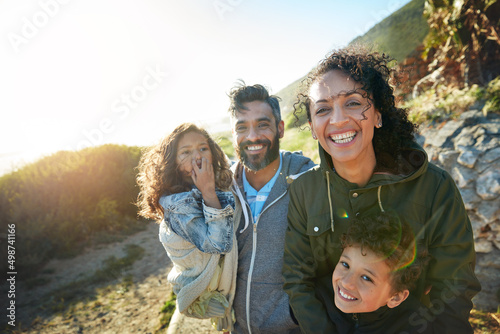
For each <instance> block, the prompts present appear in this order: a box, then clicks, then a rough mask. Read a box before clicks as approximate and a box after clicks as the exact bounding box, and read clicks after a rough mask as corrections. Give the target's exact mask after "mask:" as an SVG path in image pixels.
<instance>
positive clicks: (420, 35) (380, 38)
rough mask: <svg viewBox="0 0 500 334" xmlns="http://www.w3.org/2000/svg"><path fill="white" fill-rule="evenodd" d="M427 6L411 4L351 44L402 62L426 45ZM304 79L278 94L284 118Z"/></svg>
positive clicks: (417, 2)
mask: <svg viewBox="0 0 500 334" xmlns="http://www.w3.org/2000/svg"><path fill="white" fill-rule="evenodd" d="M424 2H425V1H424V0H412V1H410V2H409V3H408V4H406V5H405V6H403V7H402V8H401V9H399V10H397V11H396V12H394V13H392V14H391V15H389V16H388V17H387V18H385V19H383V20H382V21H381V22H380V23H378V24H376V25H375V26H374V27H373V28H371V29H370V30H369V31H368V32H367V33H366V34H364V35H363V36H360V37H357V38H356V39H354V40H353V41H352V42H351V43H367V44H369V45H373V46H374V47H375V48H376V49H377V50H379V51H381V52H386V53H388V54H390V55H391V57H394V58H395V59H396V60H397V61H398V62H401V61H403V59H404V58H405V57H407V56H408V55H409V54H411V53H412V52H413V51H414V50H415V48H416V47H417V46H418V45H420V44H422V43H423V41H424V39H425V37H426V35H427V34H428V32H429V26H428V24H427V22H426V19H425V17H424V15H423V11H424ZM318 61H319V59H318ZM313 65H314V64H313ZM304 78H305V76H304V77H302V78H300V79H298V80H296V81H295V82H293V83H291V84H289V85H288V86H286V87H285V88H283V89H282V90H280V91H279V92H278V93H276V95H278V96H279V97H280V98H281V103H280V105H281V110H282V115H283V117H284V118H286V117H287V115H289V114H290V113H291V112H292V111H293V104H294V103H295V102H296V100H297V99H296V97H297V92H299V91H300V84H301V82H302V80H303V79H304ZM303 121H304V120H302V122H303ZM288 124H291V123H290V122H289V123H288ZM302 124H303V123H302ZM302 124H300V125H302Z"/></svg>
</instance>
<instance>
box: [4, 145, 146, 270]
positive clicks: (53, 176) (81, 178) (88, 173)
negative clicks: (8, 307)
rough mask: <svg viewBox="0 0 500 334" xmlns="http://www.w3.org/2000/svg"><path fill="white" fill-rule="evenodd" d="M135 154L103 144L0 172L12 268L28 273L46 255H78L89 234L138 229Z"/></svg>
mask: <svg viewBox="0 0 500 334" xmlns="http://www.w3.org/2000/svg"><path fill="white" fill-rule="evenodd" d="M139 157H140V149H139V148H138V147H127V146H118V145H103V146H100V147H96V148H87V149H84V150H81V151H78V152H69V151H61V152H58V153H56V154H54V155H51V156H48V157H45V158H42V159H41V160H39V161H37V162H35V163H32V164H30V165H27V166H25V167H24V168H21V169H19V170H18V171H15V172H13V173H10V174H7V175H4V176H2V177H1V178H0V225H1V227H2V230H3V231H7V226H8V225H11V224H14V225H15V231H16V239H15V247H16V261H15V270H17V271H18V272H21V273H22V272H24V271H26V272H27V271H28V270H29V272H30V273H31V274H32V273H33V272H36V269H37V268H39V267H40V266H41V265H42V264H43V263H44V262H45V261H47V260H48V259H49V258H52V257H67V256H73V255H75V254H77V253H78V252H79V251H80V250H81V249H82V248H83V247H84V246H85V245H86V244H88V243H89V241H90V240H92V238H93V237H98V236H99V237H100V238H101V239H103V234H110V235H119V234H122V233H127V232H133V231H137V229H138V228H141V224H140V223H138V222H137V219H136V217H137V213H136V208H135V206H134V205H133V202H134V201H135V199H136V197H137V188H136V187H135V170H134V168H135V166H137V164H138V161H139ZM11 226H12V225H11ZM6 264H7V261H6V260H5V261H2V263H1V264H0V266H5V265H6ZM2 270H4V271H7V270H5V268H3V269H2ZM20 277H21V278H22V277H25V275H21V276H20Z"/></svg>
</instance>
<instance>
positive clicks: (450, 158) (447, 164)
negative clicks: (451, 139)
mask: <svg viewBox="0 0 500 334" xmlns="http://www.w3.org/2000/svg"><path fill="white" fill-rule="evenodd" d="M459 154H460V152H458V151H455V150H452V151H444V152H440V153H439V155H438V160H439V162H440V163H441V166H443V168H444V169H446V170H451V168H452V166H453V164H454V163H455V162H456V161H457V157H458V156H459Z"/></svg>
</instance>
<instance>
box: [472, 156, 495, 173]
mask: <svg viewBox="0 0 500 334" xmlns="http://www.w3.org/2000/svg"><path fill="white" fill-rule="evenodd" d="M490 167H492V166H491V163H487V162H485V161H484V160H483V159H481V158H479V160H478V161H477V162H476V164H475V165H474V170H475V171H476V172H477V173H478V174H482V173H483V172H484V171H485V170H487V169H488V168H490ZM493 168H495V167H493Z"/></svg>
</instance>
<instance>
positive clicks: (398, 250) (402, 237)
mask: <svg viewBox="0 0 500 334" xmlns="http://www.w3.org/2000/svg"><path fill="white" fill-rule="evenodd" d="M341 243H342V248H343V249H344V248H346V247H351V246H359V247H361V252H362V253H363V255H365V254H366V252H365V250H366V249H368V250H370V251H372V252H374V253H375V254H377V255H378V256H382V257H384V259H385V262H386V263H387V265H388V266H389V268H390V269H391V281H392V282H391V285H392V288H393V291H394V293H396V292H400V291H403V290H405V289H408V290H409V291H411V290H413V289H414V288H415V285H416V281H417V280H418V278H419V276H420V274H421V272H422V270H423V269H424V268H425V265H426V263H427V261H428V259H427V254H426V253H425V252H421V253H420V254H418V255H417V244H416V242H415V237H414V235H413V231H412V229H411V227H410V225H409V224H408V223H406V222H401V220H400V219H399V217H398V216H397V215H395V214H390V213H385V212H382V213H379V214H377V215H372V216H366V217H363V218H356V219H354V220H353V221H352V222H351V225H350V226H349V229H348V231H347V233H344V234H343V235H342V237H341Z"/></svg>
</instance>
